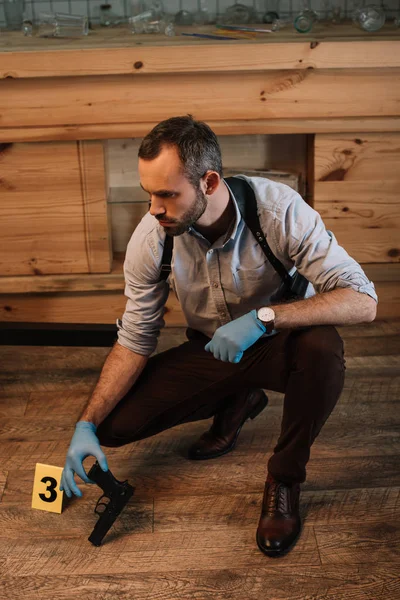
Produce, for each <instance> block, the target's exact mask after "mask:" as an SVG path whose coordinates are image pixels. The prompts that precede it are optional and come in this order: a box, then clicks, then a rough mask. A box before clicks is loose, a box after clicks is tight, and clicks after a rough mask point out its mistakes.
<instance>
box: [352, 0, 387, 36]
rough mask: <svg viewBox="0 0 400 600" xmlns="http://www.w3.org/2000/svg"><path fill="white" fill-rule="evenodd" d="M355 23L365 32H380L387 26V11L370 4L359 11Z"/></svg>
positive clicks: (355, 16) (354, 19)
mask: <svg viewBox="0 0 400 600" xmlns="http://www.w3.org/2000/svg"><path fill="white" fill-rule="evenodd" d="M353 21H355V22H356V24H357V25H358V26H359V27H361V29H364V31H378V30H379V29H381V28H382V27H383V26H384V24H385V21H386V14H385V10H384V8H383V7H382V6H377V5H374V4H368V6H363V7H361V8H360V9H359V10H358V11H357V13H356V14H355V15H354V18H353Z"/></svg>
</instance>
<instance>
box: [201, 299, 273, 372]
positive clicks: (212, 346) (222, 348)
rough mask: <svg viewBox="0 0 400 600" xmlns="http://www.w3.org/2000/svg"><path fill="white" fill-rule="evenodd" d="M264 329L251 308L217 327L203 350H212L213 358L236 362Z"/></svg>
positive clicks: (255, 312)
mask: <svg viewBox="0 0 400 600" xmlns="http://www.w3.org/2000/svg"><path fill="white" fill-rule="evenodd" d="M265 331H266V329H265V327H264V325H263V324H262V323H261V321H260V320H259V319H258V318H257V311H256V310H251V311H250V312H249V313H246V314H245V315H243V316H242V317H239V318H238V319H234V320H233V321H231V322H230V323H226V325H222V327H218V329H217V330H216V332H215V333H214V335H213V338H212V340H210V341H209V342H208V344H206V345H205V347H204V350H207V352H212V353H213V354H214V357H215V358H218V359H219V360H222V361H224V362H231V363H238V362H239V361H240V360H241V358H242V356H243V352H244V351H245V350H247V348H250V346H252V345H253V344H255V342H256V341H257V340H258V339H259V338H260V337H261V336H262V334H263V333H265Z"/></svg>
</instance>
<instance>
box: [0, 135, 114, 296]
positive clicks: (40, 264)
mask: <svg viewBox="0 0 400 600" xmlns="http://www.w3.org/2000/svg"><path fill="white" fill-rule="evenodd" d="M79 148H81V149H82V152H79V151H78V150H79ZM85 156H86V159H85ZM85 160H86V162H85ZM88 160H90V163H91V164H90V169H88V167H87V161H88ZM85 165H86V166H85ZM102 174H103V154H102V144H101V142H90V143H87V144H83V145H82V143H80V144H79V145H78V144H77V143H76V142H59V143H52V144H46V143H42V144H12V145H10V146H6V147H5V148H3V149H2V151H1V152H0V190H1V197H2V202H1V205H0V223H1V225H0V234H1V238H2V240H3V245H2V250H1V251H0V276H7V275H8V276H13V275H36V276H41V275H46V274H52V273H88V272H91V271H103V272H107V271H109V270H110V249H109V236H108V223H107V209H106V208H107V207H106V203H105V189H104V176H103V175H102ZM94 255H95V256H94ZM0 291H1V283H0Z"/></svg>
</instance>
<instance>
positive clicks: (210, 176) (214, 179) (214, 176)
mask: <svg viewBox="0 0 400 600" xmlns="http://www.w3.org/2000/svg"><path fill="white" fill-rule="evenodd" d="M202 181H204V188H205V189H204V193H205V194H207V196H211V194H213V193H214V192H215V190H216V189H217V187H218V186H219V184H220V181H221V177H220V175H219V174H218V173H217V172H216V171H207V173H206V174H205V175H204V177H203V178H202Z"/></svg>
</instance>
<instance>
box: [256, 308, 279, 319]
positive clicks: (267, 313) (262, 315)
mask: <svg viewBox="0 0 400 600" xmlns="http://www.w3.org/2000/svg"><path fill="white" fill-rule="evenodd" d="M257 316H258V318H259V319H260V321H263V322H264V323H268V322H269V321H273V320H274V318H275V313H274V311H273V310H272V308H268V306H263V307H262V308H260V309H259V311H258V314H257Z"/></svg>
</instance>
